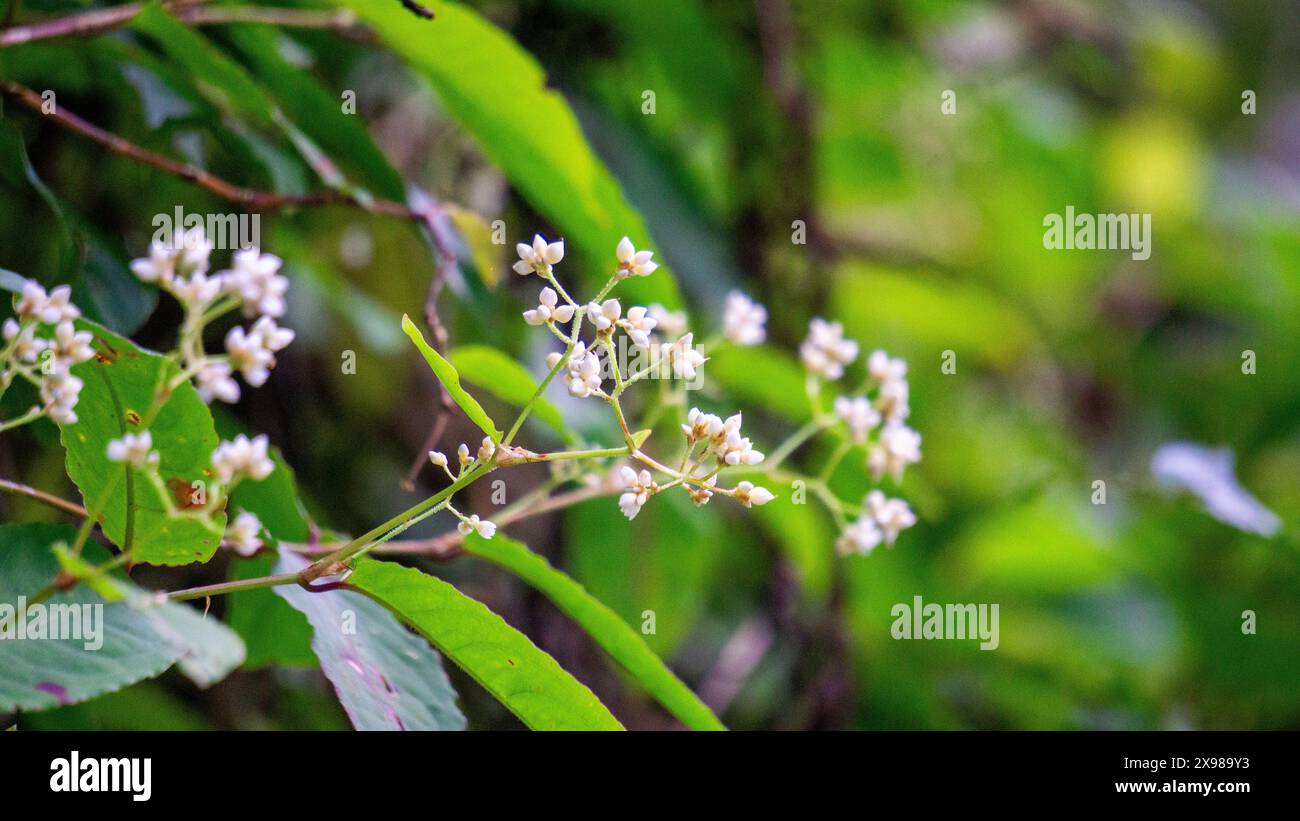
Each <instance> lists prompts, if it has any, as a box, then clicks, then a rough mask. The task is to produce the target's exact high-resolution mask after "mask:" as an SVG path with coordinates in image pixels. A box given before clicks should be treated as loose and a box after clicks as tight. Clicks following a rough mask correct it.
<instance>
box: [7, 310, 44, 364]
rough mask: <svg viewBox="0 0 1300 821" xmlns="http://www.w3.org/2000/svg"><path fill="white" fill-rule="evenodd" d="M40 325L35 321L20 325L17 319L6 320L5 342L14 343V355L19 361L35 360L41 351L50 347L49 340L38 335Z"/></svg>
mask: <svg viewBox="0 0 1300 821" xmlns="http://www.w3.org/2000/svg"><path fill="white" fill-rule="evenodd" d="M38 327H39V326H38V325H37V324H36V323H35V322H33V323H31V324H29V325H26V326H20V325H19V324H18V321H17V320H14V319H6V320H5V324H4V337H5V342H10V343H13V346H14V347H13V355H14V356H15V357H17V358H18V361H19V362H29V363H30V362H35V361H36V360H37V359H38V358H39V357H40V355H41V351H43V350H45V349H46V348H47V347H49V344H50V343H49V342H47V341H46V340H44V339H42V338H41V337H39V336H37V335H36V329H37V328H38Z"/></svg>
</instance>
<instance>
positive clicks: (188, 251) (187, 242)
mask: <svg viewBox="0 0 1300 821" xmlns="http://www.w3.org/2000/svg"><path fill="white" fill-rule="evenodd" d="M172 244H173V246H175V247H174V249H173V250H174V251H176V252H177V254H178V257H179V259H178V261H179V263H180V266H179V267H180V268H182V269H184V270H185V271H188V272H193V273H202V274H206V273H207V272H208V257H210V256H211V255H212V249H213V247H214V246H213V244H212V242H211V241H210V240H209V239H208V238H207V237H206V236H205V235H204V232H203V227H202V226H195V227H193V228H190V229H188V230H186V231H185V232H184V233H181V232H179V231H178V232H176V235H175V237H174V238H173V239H172Z"/></svg>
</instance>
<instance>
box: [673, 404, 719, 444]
mask: <svg viewBox="0 0 1300 821" xmlns="http://www.w3.org/2000/svg"><path fill="white" fill-rule="evenodd" d="M722 426H723V422H722V419H721V418H719V417H718V416H716V415H714V414H712V413H705V412H703V411H701V410H700V409H699V408H691V412H690V413H688V414H686V424H684V425H682V433H684V434H686V440H687V441H688V442H689V443H691V444H695V443H696V442H698V441H699V440H701V439H705V438H707V437H709V436H711V435H712V434H711V433H710V431H713V430H721V429H722Z"/></svg>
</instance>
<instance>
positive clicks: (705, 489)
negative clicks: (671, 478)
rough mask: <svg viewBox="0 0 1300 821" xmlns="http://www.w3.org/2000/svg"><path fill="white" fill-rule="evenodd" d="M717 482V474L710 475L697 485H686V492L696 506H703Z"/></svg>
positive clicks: (710, 496)
mask: <svg viewBox="0 0 1300 821" xmlns="http://www.w3.org/2000/svg"><path fill="white" fill-rule="evenodd" d="M717 483H718V477H717V476H710V477H708V478H707V479H704V480H703V481H702V482H701V483H700V484H699V485H698V486H695V485H687V486H686V492H687V493H688V494H690V497H691V501H692V502H694V503H695V506H696V507H703V506H704V505H707V504H708V503H709V500H710V499H712V498H713V489H714V487H715V486H716V485H717Z"/></svg>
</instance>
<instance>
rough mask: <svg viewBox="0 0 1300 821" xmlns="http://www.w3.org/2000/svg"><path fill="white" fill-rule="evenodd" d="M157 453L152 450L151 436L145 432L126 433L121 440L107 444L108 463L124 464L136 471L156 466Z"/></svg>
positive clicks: (114, 440)
mask: <svg viewBox="0 0 1300 821" xmlns="http://www.w3.org/2000/svg"><path fill="white" fill-rule="evenodd" d="M158 459H159V457H158V451H156V450H154V449H153V434H151V433H149V431H147V430H142V431H140V432H139V433H126V434H123V435H122V438H121V439H113V440H111V441H110V442H109V443H108V461H110V462H125V463H126V464H128V465H130V466H131V467H133V468H135V469H137V470H143V469H144V468H145V467H147V466H154V465H157V464H158Z"/></svg>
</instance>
